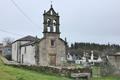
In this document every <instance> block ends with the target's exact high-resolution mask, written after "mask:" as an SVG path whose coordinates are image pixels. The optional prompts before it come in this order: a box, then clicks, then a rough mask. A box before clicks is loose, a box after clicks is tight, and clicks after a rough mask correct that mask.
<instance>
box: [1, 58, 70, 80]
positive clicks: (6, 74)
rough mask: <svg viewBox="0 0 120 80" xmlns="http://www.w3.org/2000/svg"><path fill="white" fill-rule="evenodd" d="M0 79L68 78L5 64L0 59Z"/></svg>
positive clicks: (51, 79)
mask: <svg viewBox="0 0 120 80" xmlns="http://www.w3.org/2000/svg"><path fill="white" fill-rule="evenodd" d="M0 80H70V79H67V78H65V77H59V76H52V75H47V74H43V73H38V72H35V71H30V70H25V69H19V68H13V67H10V66H6V65H4V64H3V63H2V61H1V60H0Z"/></svg>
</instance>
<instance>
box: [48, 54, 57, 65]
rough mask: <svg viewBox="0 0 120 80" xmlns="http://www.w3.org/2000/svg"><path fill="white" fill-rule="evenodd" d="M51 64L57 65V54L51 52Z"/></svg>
mask: <svg viewBox="0 0 120 80" xmlns="http://www.w3.org/2000/svg"><path fill="white" fill-rule="evenodd" d="M49 58H50V59H49V60H50V65H53V66H55V65H56V55H55V54H51V55H50V57H49Z"/></svg>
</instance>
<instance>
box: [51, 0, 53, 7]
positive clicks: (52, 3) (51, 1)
mask: <svg viewBox="0 0 120 80" xmlns="http://www.w3.org/2000/svg"><path fill="white" fill-rule="evenodd" d="M52 4H53V1H52V0H51V8H52V7H53V6H52Z"/></svg>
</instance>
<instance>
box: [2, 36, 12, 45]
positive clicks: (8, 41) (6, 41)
mask: <svg viewBox="0 0 120 80" xmlns="http://www.w3.org/2000/svg"><path fill="white" fill-rule="evenodd" d="M13 41H14V39H13V38H11V37H5V38H4V39H3V43H4V44H5V45H11V44H12V42H13Z"/></svg>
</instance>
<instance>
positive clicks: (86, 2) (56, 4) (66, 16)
mask: <svg viewBox="0 0 120 80" xmlns="http://www.w3.org/2000/svg"><path fill="white" fill-rule="evenodd" d="M14 2H15V3H14ZM50 4H51V0H1V1H0V42H2V41H3V39H4V38H6V37H11V38H13V39H14V40H16V39H19V38H21V37H24V36H27V35H32V36H38V37H39V38H41V37H43V34H42V31H43V12H44V10H49V8H50ZM52 4H53V8H54V10H55V11H56V12H58V13H59V15H60V31H61V38H63V39H64V38H65V37H66V38H67V41H68V43H69V44H70V43H74V42H91V43H93V42H94V43H100V44H108V43H110V44H120V0H53V2H52Z"/></svg>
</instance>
